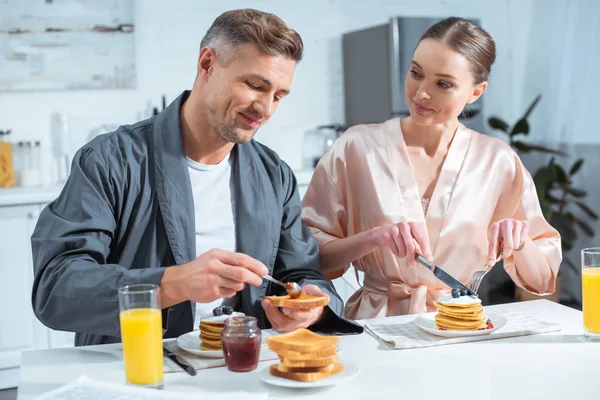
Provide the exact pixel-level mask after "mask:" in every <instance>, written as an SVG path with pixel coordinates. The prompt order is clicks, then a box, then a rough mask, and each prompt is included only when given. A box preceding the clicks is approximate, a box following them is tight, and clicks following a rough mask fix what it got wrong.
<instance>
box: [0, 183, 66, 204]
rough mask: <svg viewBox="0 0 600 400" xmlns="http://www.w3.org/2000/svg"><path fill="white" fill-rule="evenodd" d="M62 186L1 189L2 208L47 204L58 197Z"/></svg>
mask: <svg viewBox="0 0 600 400" xmlns="http://www.w3.org/2000/svg"><path fill="white" fill-rule="evenodd" d="M62 188H63V185H62V184H56V185H48V186H35V187H33V186H32V187H13V188H2V189H0V206H13V205H20V204H45V203H50V202H51V201H53V200H54V199H56V198H57V197H58V195H59V194H60V191H61V190H62Z"/></svg>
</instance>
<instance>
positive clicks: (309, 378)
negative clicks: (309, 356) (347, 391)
mask: <svg viewBox="0 0 600 400" xmlns="http://www.w3.org/2000/svg"><path fill="white" fill-rule="evenodd" d="M343 370H344V366H343V365H342V364H341V363H338V364H335V365H334V366H333V368H332V369H331V370H330V371H327V372H282V371H280V370H279V364H273V365H271V366H270V367H269V372H270V373H271V375H273V376H278V377H280V378H285V379H291V380H294V381H300V382H314V381H318V380H321V379H323V378H327V377H328V376H331V375H334V374H337V373H338V372H342V371H343Z"/></svg>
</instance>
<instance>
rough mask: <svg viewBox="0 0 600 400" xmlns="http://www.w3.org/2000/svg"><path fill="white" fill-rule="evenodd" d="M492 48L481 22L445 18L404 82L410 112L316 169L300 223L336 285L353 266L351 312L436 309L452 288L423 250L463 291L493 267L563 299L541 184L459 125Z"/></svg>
mask: <svg viewBox="0 0 600 400" xmlns="http://www.w3.org/2000/svg"><path fill="white" fill-rule="evenodd" d="M494 59H495V44H494V41H493V40H492V38H491V37H490V36H489V34H488V33H487V32H485V31H484V30H483V29H481V28H480V27H479V26H477V25H475V24H474V23H473V22H471V21H469V20H465V19H461V18H448V19H446V20H444V21H441V22H439V23H437V24H435V25H433V26H432V27H431V28H430V29H429V30H428V31H427V32H426V33H425V34H424V35H423V37H422V38H421V40H420V42H419V44H418V46H417V48H416V49H415V52H414V55H413V60H412V62H411V68H410V71H409V73H408V74H407V76H406V85H405V87H406V93H405V94H406V102H407V104H408V106H409V109H410V116H409V117H407V118H405V119H402V120H399V119H392V120H390V121H387V122H384V123H382V124H373V125H359V126H355V127H353V128H350V129H349V130H348V131H347V132H345V133H344V134H343V135H342V136H341V137H340V138H339V139H338V140H337V141H336V143H335V144H334V146H333V148H332V149H331V151H330V152H329V153H327V154H326V155H325V156H324V157H323V158H322V160H321V161H320V163H319V164H318V165H317V167H316V169H315V172H314V176H313V179H312V181H311V184H310V186H309V188H308V191H307V193H306V195H305V197H304V201H303V221H304V223H305V224H306V225H307V226H308V227H309V228H310V229H311V230H312V232H313V234H314V236H315V238H316V239H317V241H318V243H319V246H320V248H321V256H320V257H321V264H322V268H323V272H324V273H325V274H326V275H327V276H328V277H329V278H330V279H333V278H335V277H338V276H340V275H342V274H343V273H344V271H345V270H346V269H347V268H348V267H349V265H350V263H352V264H353V265H354V267H355V268H357V269H359V270H361V271H363V272H364V273H365V278H364V284H363V287H362V288H361V289H359V290H358V291H357V292H356V293H354V295H353V296H352V297H351V298H350V299H349V300H348V302H347V304H346V316H347V317H349V318H353V319H363V318H373V317H380V316H390V315H399V314H408V313H421V312H426V311H432V310H433V309H434V307H433V302H434V301H435V300H436V299H437V298H438V297H439V295H440V294H445V293H447V292H448V291H449V290H450V289H449V288H448V287H447V286H445V285H444V284H443V283H442V282H441V281H439V280H438V279H437V278H435V277H434V276H433V274H432V273H431V272H430V271H429V270H428V269H426V268H424V267H421V266H418V265H417V266H416V267H414V268H412V267H413V266H414V265H415V253H420V254H423V255H424V256H425V257H426V258H428V259H429V260H434V261H435V262H436V263H437V264H439V265H440V266H442V267H443V268H444V269H446V270H447V271H448V272H449V273H450V274H452V275H453V276H454V277H456V278H457V279H459V280H460V281H462V282H464V283H468V282H469V279H470V277H471V275H472V274H473V272H474V271H476V270H479V269H482V268H483V267H484V266H488V267H491V266H493V265H494V264H495V262H496V259H497V256H498V253H501V256H502V257H503V258H504V267H505V268H506V271H507V272H508V274H509V275H510V276H511V278H512V279H513V280H514V281H515V283H516V284H517V285H518V286H520V287H522V288H524V289H526V290H528V291H531V292H534V293H551V292H553V291H554V286H555V279H556V275H557V272H558V267H559V265H560V262H561V258H562V254H561V246H560V236H559V234H558V232H557V231H556V230H555V229H553V228H552V227H551V226H550V225H549V224H548V223H547V222H546V220H545V219H544V217H543V215H542V212H541V209H540V205H539V201H538V198H537V194H536V190H535V186H534V183H533V180H532V178H531V175H530V174H529V173H528V172H527V170H526V169H525V167H524V166H523V164H522V163H521V160H520V159H519V157H518V156H517V154H516V153H515V152H514V151H513V150H512V149H511V148H510V147H509V146H508V145H507V144H505V143H504V142H502V141H500V140H498V139H495V138H492V137H489V136H485V135H481V134H479V133H477V132H474V131H472V130H469V129H467V128H466V127H465V126H463V125H462V124H460V122H459V121H458V116H459V115H460V114H461V112H462V111H463V109H464V107H465V105H467V104H470V103H473V102H474V101H476V100H477V99H478V98H479V97H480V96H481V95H482V94H483V92H484V91H485V90H486V88H487V78H488V75H489V72H490V69H491V66H492V64H493V62H494Z"/></svg>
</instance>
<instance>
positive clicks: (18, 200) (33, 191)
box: [0, 170, 313, 207]
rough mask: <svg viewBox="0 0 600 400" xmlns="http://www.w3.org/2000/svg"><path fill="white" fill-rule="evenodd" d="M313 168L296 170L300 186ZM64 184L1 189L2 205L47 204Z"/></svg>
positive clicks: (306, 180)
mask: <svg viewBox="0 0 600 400" xmlns="http://www.w3.org/2000/svg"><path fill="white" fill-rule="evenodd" d="M312 174H313V171H312V170H297V171H294V175H296V180H297V181H298V185H299V186H308V184H309V183H310V180H311V178H312ZM62 188H63V185H62V184H54V185H47V186H35V187H13V188H1V189H0V207H2V206H13V205H21V204H46V203H50V202H51V201H53V200H54V199H56V198H57V197H58V195H59V194H60V191H61V190H62Z"/></svg>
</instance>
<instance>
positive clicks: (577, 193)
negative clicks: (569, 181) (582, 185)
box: [565, 186, 587, 198]
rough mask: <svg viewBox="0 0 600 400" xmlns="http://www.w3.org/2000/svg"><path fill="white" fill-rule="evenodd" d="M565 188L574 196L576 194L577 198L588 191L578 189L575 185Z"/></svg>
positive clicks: (585, 194)
mask: <svg viewBox="0 0 600 400" xmlns="http://www.w3.org/2000/svg"><path fill="white" fill-rule="evenodd" d="M565 190H566V191H567V193H569V194H570V195H572V196H575V197H577V198H582V197H585V196H587V192H586V191H585V190H583V189H576V188H574V187H570V186H569V187H566V188H565Z"/></svg>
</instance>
